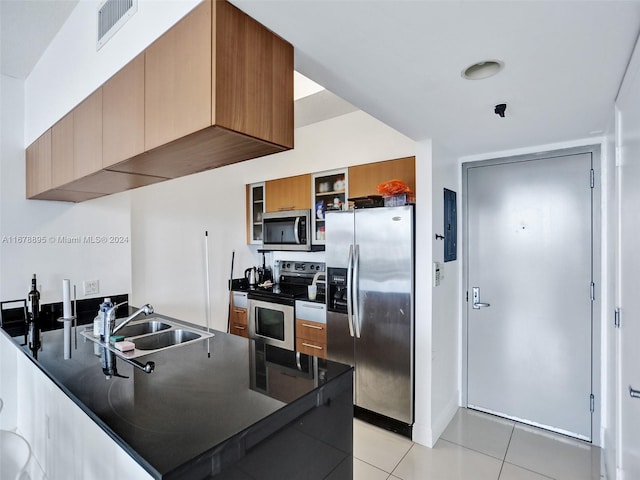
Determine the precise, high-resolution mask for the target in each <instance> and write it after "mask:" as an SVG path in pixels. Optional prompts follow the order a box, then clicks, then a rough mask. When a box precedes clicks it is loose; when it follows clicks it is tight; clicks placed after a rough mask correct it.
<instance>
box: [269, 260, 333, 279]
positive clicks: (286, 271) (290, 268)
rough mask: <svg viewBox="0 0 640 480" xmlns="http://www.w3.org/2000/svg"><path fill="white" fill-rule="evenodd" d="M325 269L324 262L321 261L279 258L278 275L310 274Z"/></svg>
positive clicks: (312, 274)
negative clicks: (297, 260)
mask: <svg viewBox="0 0 640 480" xmlns="http://www.w3.org/2000/svg"><path fill="white" fill-rule="evenodd" d="M324 271H325V264H324V263H321V262H293V261H289V260H280V275H290V276H311V277H313V276H314V275H315V274H316V273H318V272H324Z"/></svg>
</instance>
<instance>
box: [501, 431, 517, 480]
mask: <svg viewBox="0 0 640 480" xmlns="http://www.w3.org/2000/svg"><path fill="white" fill-rule="evenodd" d="M515 431H516V424H515V423H514V424H513V426H512V427H511V435H509V442H508V443H507V448H506V449H505V451H504V457H503V458H502V465H500V471H499V472H498V478H497V479H496V480H500V477H501V476H502V469H503V468H504V463H505V462H506V460H507V452H508V451H509V447H510V446H511V440H512V439H513V432H515Z"/></svg>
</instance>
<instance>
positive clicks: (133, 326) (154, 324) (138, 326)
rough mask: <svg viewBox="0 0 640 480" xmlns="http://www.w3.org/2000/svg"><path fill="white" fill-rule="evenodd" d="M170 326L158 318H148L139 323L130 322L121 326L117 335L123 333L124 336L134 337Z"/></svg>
mask: <svg viewBox="0 0 640 480" xmlns="http://www.w3.org/2000/svg"><path fill="white" fill-rule="evenodd" d="M168 328H171V325H169V324H168V323H164V322H161V321H159V320H149V321H146V322H140V323H130V324H129V325H127V326H126V327H122V328H121V329H120V330H118V335H124V336H125V337H136V336H138V335H146V334H147V333H156V332H160V331H162V330H167V329H168Z"/></svg>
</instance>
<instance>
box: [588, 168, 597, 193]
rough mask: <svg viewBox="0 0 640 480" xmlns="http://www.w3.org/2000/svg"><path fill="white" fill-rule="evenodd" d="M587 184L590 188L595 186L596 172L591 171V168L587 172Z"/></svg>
mask: <svg viewBox="0 0 640 480" xmlns="http://www.w3.org/2000/svg"><path fill="white" fill-rule="evenodd" d="M589 185H590V186H591V188H593V187H595V186H596V172H594V171H593V168H592V169H591V171H590V172H589Z"/></svg>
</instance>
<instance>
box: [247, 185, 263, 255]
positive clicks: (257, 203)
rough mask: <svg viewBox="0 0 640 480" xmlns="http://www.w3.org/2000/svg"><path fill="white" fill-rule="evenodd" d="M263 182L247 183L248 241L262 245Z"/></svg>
mask: <svg viewBox="0 0 640 480" xmlns="http://www.w3.org/2000/svg"><path fill="white" fill-rule="evenodd" d="M264 193H265V192H264V182H260V183H252V184H251V185H249V198H248V200H249V201H248V205H249V212H248V219H247V220H248V227H249V229H248V243H250V244H256V245H262V214H263V213H264V207H265V203H264V201H265V198H264Z"/></svg>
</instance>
